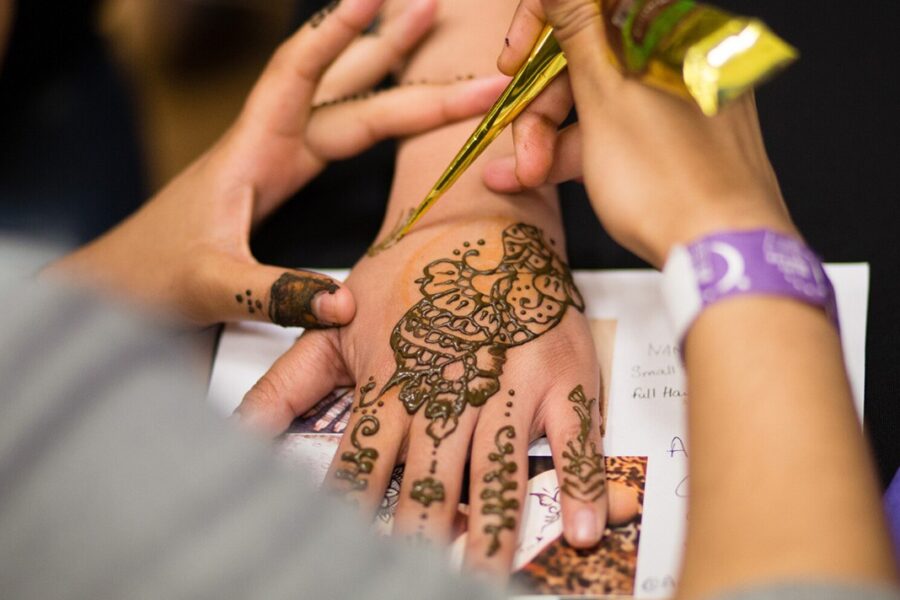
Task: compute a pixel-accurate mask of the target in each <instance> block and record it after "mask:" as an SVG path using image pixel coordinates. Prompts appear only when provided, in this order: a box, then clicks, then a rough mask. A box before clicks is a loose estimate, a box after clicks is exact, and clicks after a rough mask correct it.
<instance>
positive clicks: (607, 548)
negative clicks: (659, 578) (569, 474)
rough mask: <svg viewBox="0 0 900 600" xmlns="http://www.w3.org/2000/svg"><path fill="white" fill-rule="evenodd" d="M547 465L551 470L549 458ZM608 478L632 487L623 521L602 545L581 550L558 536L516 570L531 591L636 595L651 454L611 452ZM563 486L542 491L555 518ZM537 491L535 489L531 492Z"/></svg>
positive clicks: (610, 528) (609, 529) (517, 580)
mask: <svg viewBox="0 0 900 600" xmlns="http://www.w3.org/2000/svg"><path fill="white" fill-rule="evenodd" d="M545 461H546V463H549V465H548V464H544V465H543V468H547V469H552V461H550V460H549V459H545ZM605 462H606V477H607V481H608V484H609V485H610V486H613V485H618V486H623V487H625V488H627V489H628V490H630V491H631V492H633V497H634V499H635V502H634V506H633V507H631V508H630V509H629V511H628V512H630V514H628V515H625V517H624V518H623V519H621V520H622V521H624V522H621V523H618V524H616V525H611V526H607V528H606V532H605V533H604V535H603V539H602V541H601V542H600V544H599V545H598V546H597V547H596V548H593V549H591V550H576V549H574V548H572V547H571V546H569V545H568V544H567V543H566V541H565V539H564V538H563V537H562V536H561V535H558V536H557V537H556V538H555V539H554V540H553V541H552V542H550V543H549V544H547V545H546V546H545V547H544V548H543V549H542V550H540V552H538V553H537V555H536V556H535V557H534V558H532V559H531V561H530V562H528V564H526V565H525V566H524V567H522V568H521V569H519V570H518V571H517V572H516V573H514V574H513V577H512V579H513V582H514V583H515V584H516V585H517V586H518V587H519V588H520V589H522V590H524V591H526V592H528V593H531V594H552V595H557V594H559V595H601V596H631V595H633V594H634V587H635V584H634V581H635V573H636V570H637V556H638V546H639V544H640V539H641V517H642V515H643V510H644V508H643V506H644V488H645V485H646V477H647V457H645V456H607V457H606V459H605ZM558 491H559V490H558V489H557V490H545V491H544V492H537V493H538V494H542V495H543V497H542V498H540V501H541V502H542V503H543V504H544V506H545V507H547V511H546V514H548V515H550V518H554V516H555V518H557V519H558V518H559V517H558V515H559V504H558ZM532 493H535V492H532Z"/></svg>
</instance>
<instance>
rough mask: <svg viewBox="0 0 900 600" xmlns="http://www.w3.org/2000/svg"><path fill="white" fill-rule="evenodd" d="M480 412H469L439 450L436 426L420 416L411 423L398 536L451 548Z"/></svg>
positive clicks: (396, 527) (396, 526)
mask: <svg viewBox="0 0 900 600" xmlns="http://www.w3.org/2000/svg"><path fill="white" fill-rule="evenodd" d="M477 418H478V409H477V408H476V407H472V406H470V407H468V408H467V409H466V410H465V411H464V412H463V414H462V415H461V416H460V418H459V423H458V424H457V425H456V429H455V430H454V431H453V433H451V434H450V435H448V436H447V437H445V438H443V439H441V440H440V443H439V444H438V445H435V438H434V437H432V435H430V434H429V431H428V426H429V425H430V424H431V421H430V420H429V419H428V418H426V417H425V414H424V410H420V411H419V412H418V414H417V415H416V416H415V418H414V419H413V422H412V427H411V432H410V440H409V451H408V452H407V455H406V468H405V470H404V471H403V484H402V487H401V489H400V501H399V504H398V505H397V513H396V515H395V521H394V534H395V535H398V536H411V537H415V538H417V539H419V538H421V539H426V540H434V541H438V542H446V541H447V540H448V539H449V537H450V534H451V529H452V527H453V521H454V519H455V518H456V516H457V512H458V507H459V497H460V494H461V492H462V481H463V475H464V472H465V468H466V458H467V456H468V454H469V443H470V442H471V440H472V431H474V429H475V422H476V420H477Z"/></svg>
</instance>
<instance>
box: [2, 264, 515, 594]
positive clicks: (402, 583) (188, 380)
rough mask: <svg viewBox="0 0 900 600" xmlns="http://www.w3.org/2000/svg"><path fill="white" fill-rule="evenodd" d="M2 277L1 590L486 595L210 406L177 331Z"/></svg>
mask: <svg viewBox="0 0 900 600" xmlns="http://www.w3.org/2000/svg"><path fill="white" fill-rule="evenodd" d="M4 286H5V287H6V291H7V296H6V298H7V302H6V307H5V308H4V310H3V311H0V343H2V347H3V350H2V354H0V382H2V389H3V392H2V401H0V597H2V598H15V599H31V598H35V599H38V598H39V599H41V600H52V599H56V598H90V599H92V600H93V599H102V598H154V599H156V598H192V599H193V598H217V599H221V598H250V597H252V598H266V599H279V598H315V599H317V600H320V599H330V598H372V599H380V598H384V599H388V598H390V599H397V598H400V599H402V598H424V597H427V598H448V599H449V598H453V599H454V600H456V599H458V598H493V597H499V596H495V595H493V593H492V592H491V591H489V590H487V589H485V588H482V587H479V586H477V585H475V584H473V583H470V582H467V581H464V580H462V579H461V578H459V577H456V576H454V575H452V574H450V573H449V572H447V571H446V570H445V567H444V565H445V559H444V558H443V557H441V556H438V555H436V554H432V553H431V552H428V551H423V550H422V549H421V548H420V549H415V550H413V549H412V548H408V547H405V546H403V547H401V546H399V545H398V546H395V545H393V544H392V543H389V541H388V540H383V539H376V538H375V537H372V536H370V535H368V534H367V533H365V531H366V530H367V528H366V525H365V524H363V523H362V522H361V521H359V520H358V519H357V517H355V516H354V515H353V514H352V513H351V512H350V511H348V510H347V509H346V508H345V507H343V506H338V505H336V503H334V502H333V501H332V502H328V501H326V500H325V499H324V498H322V497H319V496H318V495H317V494H315V493H314V492H313V491H312V490H310V489H309V488H308V487H306V484H304V483H303V482H302V481H299V480H298V478H297V477H296V475H294V476H291V475H289V474H287V473H286V472H284V471H282V470H281V467H280V466H279V465H277V464H276V463H275V462H274V460H273V459H272V457H271V455H270V452H269V451H268V449H267V448H266V447H265V445H264V444H262V443H261V442H257V441H255V440H251V439H247V438H245V437H244V436H243V435H241V434H240V433H239V432H238V431H237V430H235V429H234V427H233V426H232V425H230V424H228V423H225V422H222V421H221V420H219V419H216V418H214V417H213V416H211V414H209V413H208V412H207V410H206V409H205V407H204V406H203V402H202V399H203V398H204V389H203V387H204V386H203V382H202V381H197V379H196V378H195V377H194V375H195V374H194V373H192V372H191V370H190V369H191V365H193V364H196V357H193V356H191V354H190V350H189V349H187V348H185V347H184V346H183V342H184V341H185V340H184V339H183V338H184V336H181V337H179V336H177V335H163V334H161V333H160V331H159V329H158V328H156V327H151V326H148V325H147V324H146V323H141V322H139V321H138V320H136V319H135V318H134V317H131V316H128V315H126V314H124V313H122V312H119V311H117V310H115V309H111V308H109V307H108V306H105V305H100V304H99V303H98V301H97V300H95V299H93V298H89V297H85V296H79V295H75V294H72V293H67V292H62V291H60V290H55V289H51V288H48V287H39V286H36V285H30V284H24V283H18V284H14V283H11V282H9V281H7V282H5V283H4Z"/></svg>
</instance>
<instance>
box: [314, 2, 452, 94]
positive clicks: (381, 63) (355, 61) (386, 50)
mask: <svg viewBox="0 0 900 600" xmlns="http://www.w3.org/2000/svg"><path fill="white" fill-rule="evenodd" d="M436 14H437V0H413V1H412V2H410V3H409V4H408V5H407V6H404V7H403V10H402V12H400V14H399V15H397V16H396V17H393V18H390V19H385V20H384V21H383V24H382V25H381V26H380V27H379V29H378V32H377V34H375V35H364V36H362V37H361V38H359V39H358V40H356V41H355V42H353V43H352V44H351V45H350V47H349V48H347V49H346V50H345V51H344V53H343V54H341V56H340V57H338V59H337V60H335V62H334V64H332V65H331V67H330V68H329V69H328V70H327V71H326V72H325V74H324V75H323V76H322V80H321V82H320V83H319V87H318V89H317V90H316V96H315V100H314V103H320V102H323V101H325V100H331V99H334V98H342V97H345V96H349V95H351V94H355V93H357V92H361V91H363V90H368V89H371V88H372V87H374V86H375V85H376V84H377V83H378V82H379V81H381V80H382V79H383V78H384V77H385V76H386V75H387V74H388V73H390V72H391V70H392V69H394V68H395V67H396V66H398V65H399V64H400V63H401V62H402V61H403V59H404V58H405V56H406V54H407V53H408V52H410V51H411V50H412V49H413V48H414V47H415V46H416V45H417V44H418V43H419V42H420V41H421V40H422V38H423V37H425V35H426V34H427V33H428V32H429V31H430V30H431V27H432V25H434V18H435V15H436Z"/></svg>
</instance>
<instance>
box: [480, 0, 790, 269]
mask: <svg viewBox="0 0 900 600" xmlns="http://www.w3.org/2000/svg"><path fill="white" fill-rule="evenodd" d="M600 6H601V3H600V2H597V1H596V0H543V1H541V0H522V1H521V3H520V5H519V9H518V11H517V13H516V16H515V17H514V19H513V22H512V25H511V26H510V29H509V34H508V40H509V45H508V47H505V48H504V49H503V52H502V53H501V55H500V59H499V67H500V69H501V70H502V71H504V72H506V73H512V72H514V71H515V70H516V69H517V68H518V66H519V65H520V64H521V62H522V61H523V60H524V59H525V57H526V56H527V53H528V50H529V49H530V48H531V45H532V44H533V42H534V39H535V38H536V37H537V34H538V32H539V31H540V29H541V28H542V27H543V25H544V22H545V21H547V22H549V23H551V24H552V25H553V26H554V28H555V32H556V37H557V39H558V41H559V43H560V45H561V46H562V48H563V51H564V52H565V53H566V57H567V58H568V60H569V69H568V75H567V76H564V77H562V78H561V79H560V80H559V81H557V82H554V84H553V85H551V87H550V88H548V90H547V91H546V92H545V93H544V94H543V96H542V97H540V98H539V99H538V100H536V101H535V102H534V103H533V104H532V106H531V107H530V108H529V109H528V110H527V111H526V112H524V113H523V114H522V115H521V116H520V117H519V120H518V121H517V122H516V123H515V125H514V133H515V139H516V152H515V156H514V157H513V156H509V157H506V158H499V159H497V160H495V161H493V162H492V163H490V164H489V165H487V166H486V168H485V171H484V180H485V182H486V184H487V185H488V186H489V187H491V188H492V189H494V190H497V191H502V192H512V191H516V190H519V189H522V188H523V187H535V186H538V185H542V184H544V183H547V182H550V183H557V182H561V181H565V180H569V179H575V178H578V177H583V179H584V183H585V185H586V186H587V192H588V195H589V196H590V198H591V202H592V204H593V206H594V210H595V211H596V212H597V214H598V216H599V217H600V220H601V221H602V223H603V225H604V226H605V227H606V229H607V230H608V232H609V233H610V235H612V237H613V238H615V239H616V240H617V241H618V242H619V243H621V244H622V245H624V246H625V247H626V248H628V249H630V250H632V251H633V252H635V253H636V254H638V255H639V256H641V257H642V258H644V259H645V260H647V261H648V262H650V263H651V264H653V265H655V266H660V265H661V264H662V263H663V262H664V261H665V258H666V255H667V254H668V251H669V248H670V247H671V246H672V244H674V243H679V242H686V241H689V240H691V239H693V238H696V237H699V236H701V235H703V234H704V233H708V232H710V231H712V230H722V229H746V228H755V227H770V228H774V229H777V230H781V231H785V232H789V233H795V231H794V228H793V225H792V224H791V222H790V219H789V217H788V215H787V211H786V209H785V207H784V204H783V201H782V198H781V194H780V191H779V187H778V183H777V181H776V179H775V175H774V173H773V171H772V167H771V165H770V163H769V160H768V158H767V156H766V152H765V148H764V146H763V142H762V136H761V134H760V129H759V123H758V119H757V115H756V108H755V104H754V100H753V97H752V95H748V96H746V97H744V98H742V99H740V100H739V101H737V102H734V103H733V104H732V105H731V106H729V107H727V108H726V109H725V110H723V111H722V112H721V113H720V114H719V115H718V116H716V117H715V118H707V117H705V116H704V115H703V114H702V113H701V112H700V110H699V109H698V108H697V107H696V106H694V105H693V104H691V103H690V102H688V101H685V100H682V99H680V98H677V97H674V96H671V95H669V94H666V93H663V92H660V91H658V90H655V89H652V88H650V87H648V86H646V85H644V84H642V83H639V82H638V81H637V80H634V79H629V78H626V77H624V76H623V75H622V74H620V73H619V71H617V70H616V68H615V67H614V66H613V65H612V63H611V62H610V61H609V59H608V52H607V49H606V39H605V35H606V30H605V28H604V24H603V21H602V15H601V14H600V10H601V8H600ZM570 81H571V87H570V83H569V82H570ZM573 95H574V99H575V104H576V106H577V109H578V117H579V125H574V126H571V127H568V128H566V129H564V130H562V131H561V132H560V131H557V130H558V127H559V125H560V123H562V121H563V120H564V119H565V118H566V116H567V115H568V113H569V111H570V109H571V106H572V105H571V100H572V96H573Z"/></svg>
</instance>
